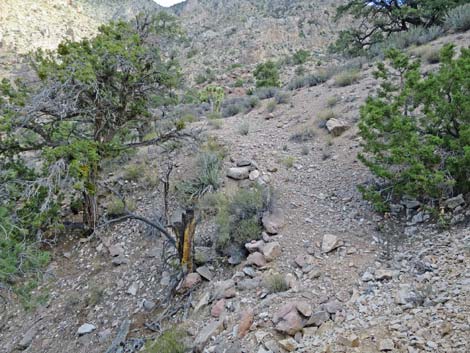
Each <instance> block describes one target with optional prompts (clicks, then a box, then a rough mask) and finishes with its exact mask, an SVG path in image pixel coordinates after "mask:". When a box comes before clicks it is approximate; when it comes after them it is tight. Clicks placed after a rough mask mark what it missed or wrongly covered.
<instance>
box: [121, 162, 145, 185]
mask: <svg viewBox="0 0 470 353" xmlns="http://www.w3.org/2000/svg"><path fill="white" fill-rule="evenodd" d="M143 175H144V168H143V167H142V166H141V165H138V164H131V165H129V166H127V167H126V168H125V169H124V173H123V175H122V176H123V178H124V179H126V180H129V181H137V180H139V179H140V178H142V176H143Z"/></svg>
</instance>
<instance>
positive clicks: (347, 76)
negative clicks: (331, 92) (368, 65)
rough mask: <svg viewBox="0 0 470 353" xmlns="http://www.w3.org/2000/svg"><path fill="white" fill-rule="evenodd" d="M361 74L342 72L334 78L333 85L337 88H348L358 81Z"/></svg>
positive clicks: (355, 71) (357, 72)
mask: <svg viewBox="0 0 470 353" xmlns="http://www.w3.org/2000/svg"><path fill="white" fill-rule="evenodd" d="M360 77H361V74H360V73H359V71H357V70H348V71H343V72H341V73H339V74H337V75H336V76H335V77H334V80H335V85H336V86H338V87H345V86H350V85H352V84H354V83H356V82H358V81H359V79H360Z"/></svg>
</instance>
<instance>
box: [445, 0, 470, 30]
mask: <svg viewBox="0 0 470 353" xmlns="http://www.w3.org/2000/svg"><path fill="white" fill-rule="evenodd" d="M444 27H445V28H446V29H449V30H453V31H456V32H465V31H468V30H469V29H470V4H463V5H461V6H458V7H456V8H453V9H451V10H450V11H449V12H448V13H447V15H446V17H445V22H444Z"/></svg>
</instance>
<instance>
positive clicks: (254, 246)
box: [245, 240, 264, 254]
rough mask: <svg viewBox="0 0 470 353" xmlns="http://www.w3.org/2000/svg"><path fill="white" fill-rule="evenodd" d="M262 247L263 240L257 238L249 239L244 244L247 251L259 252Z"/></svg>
mask: <svg viewBox="0 0 470 353" xmlns="http://www.w3.org/2000/svg"><path fill="white" fill-rule="evenodd" d="M263 247H264V241H263V240H258V241H251V242H249V243H246V244H245V249H246V250H248V252H249V253H250V254H251V253H254V252H256V251H258V252H261V251H263Z"/></svg>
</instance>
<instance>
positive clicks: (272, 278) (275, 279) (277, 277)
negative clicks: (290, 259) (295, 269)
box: [263, 273, 289, 293]
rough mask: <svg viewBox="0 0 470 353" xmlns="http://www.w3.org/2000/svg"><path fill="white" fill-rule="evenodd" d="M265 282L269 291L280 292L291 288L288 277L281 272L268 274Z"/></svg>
mask: <svg viewBox="0 0 470 353" xmlns="http://www.w3.org/2000/svg"><path fill="white" fill-rule="evenodd" d="M263 284H264V287H265V288H266V289H267V290H268V291H269V293H280V292H285V291H287V290H289V284H288V283H287V281H286V278H285V277H284V276H283V275H282V274H280V273H274V274H270V275H267V276H266V277H265V278H264V281H263Z"/></svg>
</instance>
